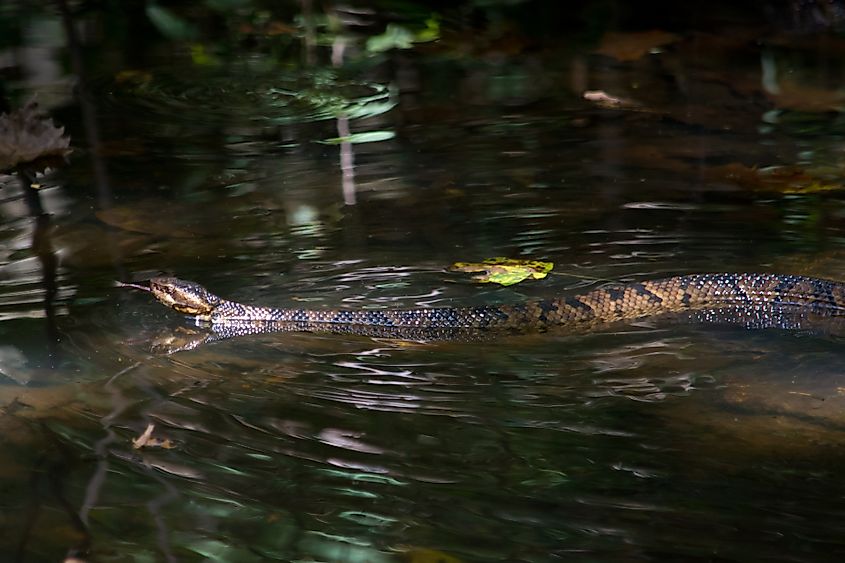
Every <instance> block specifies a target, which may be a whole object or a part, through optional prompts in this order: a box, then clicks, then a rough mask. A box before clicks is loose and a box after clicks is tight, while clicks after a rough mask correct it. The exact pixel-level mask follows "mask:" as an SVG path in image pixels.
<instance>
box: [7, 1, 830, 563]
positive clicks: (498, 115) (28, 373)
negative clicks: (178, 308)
mask: <svg viewBox="0 0 845 563" xmlns="http://www.w3.org/2000/svg"><path fill="white" fill-rule="evenodd" d="M13 4H14V5H15V6H17V3H13ZM306 4H308V3H306ZM329 4H330V3H329ZM561 5H563V4H561ZM156 6H157V5H156ZM89 8H90V9H89ZM89 8H87V9H86V10H85V11H84V13H79V14H75V15H74V17H76V18H78V19H77V20H76V24H77V25H75V26H71V28H70V29H71V31H72V30H76V33H77V34H78V35H79V37H76V38H75V39H76V42H77V44H76V45H75V46H74V45H71V43H73V41H69V45H67V46H66V45H64V44H62V45H59V46H57V45H56V44H55V41H56V39H55V38H56V37H59V36H60V35H61V34H57V33H52V34H50V33H37V31H38V30H50V29H58V28H59V27H60V26H61V24H62V22H61V20H60V16H59V14H58V13H56V14H54V13H46V12H44V13H41V12H38V13H35V14H32V15H30V16H27V18H23V16H21V22H22V24H21V26H19V27H20V28H21V29H25V30H28V32H27V33H26V34H25V36H24V37H22V38H21V39H20V40H21V41H27V42H29V44H28V45H26V46H25V47H26V49H27V51H25V52H31V50H33V49H34V50H40V51H39V52H42V54H44V56H45V57H46V58H48V59H49V60H46V61H45V62H44V64H43V65H42V66H39V65H38V62H37V61H36V60H32V59H30V58H27V59H26V60H24V61H23V62H20V63H14V62H13V63H7V62H6V61H7V60H12V61H14V60H17V59H16V58H15V56H11V55H8V56H7V55H6V54H7V51H0V55H3V56H0V66H4V65H7V64H9V65H12V66H13V67H14V68H15V69H17V70H18V72H17V74H16V73H15V72H9V73H4V74H2V76H3V77H4V80H5V77H7V76H20V77H21V78H20V79H10V80H9V81H8V83H6V82H4V84H3V88H0V97H3V98H4V99H3V100H0V101H2V102H4V104H5V103H8V105H9V106H10V107H12V106H14V107H20V106H21V105H23V104H24V103H25V100H26V99H27V98H28V97H29V95H30V94H32V93H33V92H34V91H35V90H39V92H41V93H42V95H44V96H45V98H46V99H45V100H44V105H45V107H48V108H50V109H51V110H52V112H53V115H54V117H55V119H57V120H58V121H57V122H58V123H61V124H63V125H65V127H66V131H67V132H68V134H70V135H71V137H72V144H73V146H74V147H75V150H76V152H75V153H74V158H73V159H72V160H71V161H70V163H69V166H68V167H66V168H64V169H62V170H59V171H57V172H55V173H53V174H51V175H47V176H39V177H38V178H37V179H38V181H39V182H40V184H39V189H38V190H37V191H35V190H34V191H32V192H27V191H22V190H23V189H24V188H26V187H27V186H26V185H23V186H22V185H21V182H20V179H21V178H20V171H16V170H4V171H3V174H4V175H3V176H0V186H2V192H0V195H2V200H0V214H2V223H0V452H1V453H2V455H0V460H2V461H1V462H0V507H2V510H0V559H2V560H3V561H6V560H9V561H27V562H29V561H59V560H62V558H63V557H70V556H72V555H74V554H79V555H80V556H81V557H86V558H88V559H90V560H91V561H110V560H115V561H124V560H125V561H201V560H223V561H237V562H241V561H265V560H279V561H297V560H301V561H305V560H322V561H370V562H374V561H378V562H381V561H413V562H417V563H419V562H427V561H446V562H450V563H452V562H454V561H549V560H557V559H572V558H580V559H583V558H586V559H588V560H591V561H619V560H662V559H667V560H684V561H695V560H708V561H709V560H712V559H713V558H714V557H719V558H721V559H723V560H736V561H746V560H762V559H765V560H789V561H795V560H799V559H800V560H828V559H829V560H837V559H841V556H842V555H843V553H842V552H843V542H842V537H843V530H842V529H841V528H842V524H841V523H840V522H841V519H840V518H839V514H840V512H841V502H840V501H841V497H842V494H843V490H842V489H843V486H842V480H841V478H840V473H841V471H840V467H841V462H842V459H841V457H842V456H841V449H842V445H843V443H845V439H843V438H845V434H843V430H845V420H843V415H842V414H841V413H842V410H843V409H842V408H841V407H842V396H843V392H842V388H843V386H842V385H841V381H840V379H841V365H840V364H841V362H840V361H839V357H840V354H841V350H840V348H841V346H840V344H841V338H842V334H843V331H842V330H841V329H840V328H839V327H838V326H835V325H836V323H835V322H834V323H831V324H829V325H826V326H822V324H823V323H822V324H819V323H818V322H816V321H819V320H818V319H815V320H813V319H811V320H813V323H811V325H812V326H810V325H808V324H805V321H807V319H804V318H797V319H796V318H787V317H786V316H783V317H777V318H776V319H775V320H776V321H777V322H776V323H771V322H768V323H767V322H766V319H765V318H762V317H760V316H759V315H756V316H755V315H754V314H749V316H748V317H747V318H743V319H741V321H742V322H739V323H736V322H734V323H733V324H728V325H727V326H726V325H725V324H724V323H722V322H721V321H722V320H724V319H720V318H718V317H719V315H718V312H714V313H713V314H711V315H710V316H709V317H708V318H704V317H701V316H699V317H694V318H693V319H689V318H686V319H660V320H658V319H646V320H641V321H638V322H636V323H628V324H624V325H619V326H614V327H608V328H606V329H605V330H602V331H598V332H594V333H589V334H585V333H576V334H572V333H568V334H567V333H560V334H558V333H547V334H532V335H522V336H505V337H501V338H495V339H471V340H466V341H460V340H459V341H446V342H436V343H434V342H411V341H404V340H395V339H387V338H368V337H361V336H354V335H349V334H336V335H327V334H299V333H287V334H256V335H250V336H246V337H241V338H233V339H219V338H216V337H215V335H213V334H211V335H209V333H208V332H206V331H205V330H203V329H202V328H201V327H196V326H192V325H190V324H189V323H186V322H185V321H184V319H182V318H180V317H179V316H178V315H175V314H171V313H169V312H167V311H165V310H164V309H163V308H162V307H160V306H159V305H157V304H155V303H152V302H150V300H149V299H146V298H145V296H139V295H137V294H133V293H130V292H127V291H125V290H118V289H116V288H114V287H113V282H114V281H115V280H116V279H118V280H122V281H129V280H138V279H142V278H145V277H149V276H150V275H155V274H159V273H162V272H164V273H173V274H177V275H179V276H180V277H184V278H187V279H195V280H197V281H200V282H202V283H203V284H204V285H207V286H208V287H209V288H212V289H213V290H214V291H215V292H218V293H219V294H221V295H225V296H226V297H231V298H233V299H237V300H238V301H244V302H255V303H261V304H268V305H290V304H296V305H297V306H302V307H309V308H311V307H313V308H320V307H351V308H387V307H391V308H392V307H420V306H448V305H477V304H482V303H495V302H515V301H520V300H522V299H529V298H534V299H536V298H544V297H549V296H555V295H560V294H568V295H570V294H575V293H581V292H583V291H585V290H588V289H589V288H592V287H595V286H596V285H597V284H600V283H604V282H606V281H627V280H642V279H648V278H654V277H662V276H664V275H668V274H675V273H686V272H701V271H784V272H790V273H800V274H805V275H815V276H820V277H829V278H837V277H840V278H841V277H842V276H841V275H839V272H841V271H842V266H843V255H842V252H841V250H840V246H841V243H842V241H843V240H845V239H843V232H842V231H843V222H842V218H843V217H845V207H843V204H842V197H841V193H842V192H841V189H842V183H841V181H840V179H839V178H840V177H841V168H842V162H841V161H842V159H841V153H842V151H841V149H842V143H841V141H842V139H841V132H840V129H841V121H842V120H841V118H840V117H839V113H838V111H839V109H840V108H841V99H840V98H841V93H840V92H839V91H838V90H837V88H838V85H836V84H833V85H831V84H830V82H831V77H836V76H838V72H837V69H838V67H839V66H840V63H839V59H840V56H839V54H838V53H840V52H841V51H842V50H841V45H839V42H840V41H839V40H838V39H837V38H836V37H834V36H824V37H823V39H824V40H822V39H821V38H820V39H819V40H818V41H815V40H813V41H810V40H809V39H808V38H806V37H801V36H792V35H790V36H784V35H780V34H773V33H769V32H764V31H763V30H761V29H760V28H759V27H758V25H759V23H758V19H757V18H749V19H748V20H747V21H745V22H737V24H736V25H737V27H736V29H733V28H732V31H731V32H730V33H726V32H724V27H723V26H722V25H721V24H720V25H718V26H714V28H713V29H710V30H703V31H695V32H693V31H690V32H688V33H651V32H650V33H645V34H641V35H626V34H611V33H603V34H601V38H598V37H597V38H595V40H593V39H588V40H587V42H584V39H583V36H582V35H580V34H572V37H571V38H569V39H566V44H564V41H563V39H555V40H551V39H549V38H545V37H544V36H543V35H542V34H540V36H538V37H533V36H530V33H528V32H527V31H526V29H527V28H526V29H522V28H521V25H522V24H519V21H518V20H514V21H513V22H512V24H509V25H501V26H497V25H492V24H490V22H493V21H501V20H500V18H501V17H504V16H502V14H499V15H497V16H496V18H477V19H476V18H473V23H472V24H471V27H462V26H463V25H465V24H463V23H461V21H460V18H457V17H452V16H450V17H448V18H440V19H437V18H433V19H430V20H429V18H430V16H431V14H429V13H428V11H426V15H425V16H424V18H425V19H423V20H420V21H416V20H414V17H416V16H412V15H407V14H406V15H405V16H402V15H401V14H402V12H401V10H400V9H399V8H391V9H392V10H398V14H399V15H397V16H396V17H395V18H394V19H395V20H396V21H393V19H391V21H390V22H389V25H390V26H392V27H389V26H388V24H387V22H380V20H379V12H375V13H364V12H362V13H360V14H357V15H354V17H353V16H352V15H350V13H349V12H347V11H346V10H347V9H346V8H344V9H341V8H340V7H335V8H334V9H330V7H320V8H319V9H321V10H322V9H326V10H327V13H326V14H324V15H325V16H326V21H327V22H330V23H323V20H320V19H318V20H317V21H316V22H311V23H309V22H307V21H305V20H307V19H308V18H307V17H306V15H303V16H302V18H304V19H296V18H295V17H294V14H287V16H290V17H287V16H286V15H284V14H282V15H280V14H275V13H271V12H267V13H264V12H263V11H262V12H261V14H258V15H257V16H256V19H254V20H249V21H241V20H238V19H237V18H243V17H246V16H245V14H246V12H249V11H250V10H249V9H248V8H243V10H242V11H239V12H238V13H236V14H224V13H222V12H221V13H217V12H215V15H213V16H208V17H209V18H210V19H209V20H207V21H205V24H207V27H208V29H215V28H218V27H219V24H220V22H221V21H224V20H225V21H227V22H229V23H230V24H231V25H230V26H229V27H228V28H227V29H228V31H227V32H226V33H227V34H228V35H226V37H227V40H226V41H221V42H218V43H215V42H214V41H213V40H212V39H211V38H209V37H206V36H204V35H202V34H203V33H206V32H205V31H203V30H204V29H205V27H204V26H200V25H197V24H196V22H194V21H188V20H179V18H183V17H184V14H181V13H179V12H178V11H177V10H175V8H174V10H173V13H172V14H171V15H172V16H173V17H174V18H176V20H175V21H183V22H184V23H186V25H188V27H185V28H166V29H161V28H160V27H156V28H155V29H156V31H157V33H158V35H157V34H156V33H147V32H146V31H145V32H144V33H140V32H137V31H134V32H133V31H131V30H130V28H132V26H129V25H126V26H123V25H112V24H110V23H108V22H110V21H111V20H109V19H108V18H106V16H105V15H104V14H102V13H100V12H98V11H97V8H96V7H89ZM159 8H161V7H160V6H159ZM115 9H116V10H117V8H115ZM285 9H287V8H285ZM310 9H311V10H317V8H316V7H311V8H310ZM485 9H486V8H481V7H475V8H474V10H480V11H481V12H483V13H484V14H487V15H489V14H488V13H487V12H484V10H485ZM514 9H516V8H514ZM7 10H9V11H4V9H0V23H3V22H7V23H8V21H7V19H5V18H7V17H11V16H8V15H7V14H10V13H15V14H17V11H15V10H12V9H7ZM153 12H154V13H158V14H159V17H160V16H161V14H160V13H159V12H155V9H154V10H153ZM199 12H202V10H199V9H198V11H197V13H199ZM121 13H122V12H121ZM125 15H126V14H124V16H125ZM135 15H136V16H137V14H135ZM295 15H296V16H297V17H299V15H300V14H299V7H298V5H297V7H296V14H295ZM312 15H313V14H312ZM259 16H260V17H259ZM112 17H114V18H117V19H120V18H121V17H122V16H119V15H113V16H112ZM391 17H393V16H391ZM402 17H407V18H409V19H410V20H412V21H411V22H410V23H409V22H407V21H404V20H402ZM545 17H547V16H546V15H544V18H545ZM548 17H551V16H548ZM593 17H595V16H593ZM732 17H733V16H732ZM831 17H832V16H831ZM144 18H148V19H149V16H147V14H146V13H145V14H144V15H143V17H141V19H143V20H144V21H147V19H144ZM227 18H235V19H232V20H229V19H227ZM262 18H265V19H262ZM266 18H270V19H266ZM576 19H577V18H576ZM139 21H140V20H139ZM165 21H166V20H165ZM573 21H574V20H573ZM802 21H803V20H802ZM157 22H158V23H157V24H152V23H149V22H148V25H154V26H155V25H158V26H161V25H163V24H162V20H161V19H159V20H157ZM215 22H216V23H215ZM232 22H236V23H237V25H235V23H232ZM350 22H353V23H350ZM485 22H487V23H485ZM749 22H751V23H749ZM171 23H172V22H171ZM382 24H384V25H382ZM417 24H418V25H417ZM467 25H468V24H467ZM573 25H574V24H573ZM602 25H604V24H602ZM192 26H193V27H192ZM403 26H404V27H403ZM450 26H452V27H454V29H452V27H450ZM13 27H14V28H17V27H15V26H13ZM165 27H166V26H165ZM541 27H542V26H541ZM144 29H146V28H142V30H144ZM179 29H183V30H184V29H188V30H191V29H193V30H194V31H193V32H195V33H197V34H199V35H195V36H191V37H190V38H189V39H187V40H186V41H187V42H186V43H180V42H179V41H178V40H175V39H173V37H177V36H178V33H177V32H178V31H179ZM596 29H599V28H598V27H597V28H596ZM95 30H98V31H95ZM291 30H294V31H295V32H294V31H291ZM350 30H354V33H353V32H349V31H350ZM265 31H266V33H265ZM423 31H426V32H429V33H430V34H431V33H434V34H435V35H436V36H437V38H438V39H439V40H438V41H436V42H434V41H431V37H428V39H426V36H425V34H424V33H423ZM166 32H167V33H170V34H171V35H167V33H166ZM347 32H349V33H347ZM136 33H137V36H136V35H135V34H136ZM382 33H384V35H382ZM124 34H129V35H124ZM357 34H364V35H367V37H372V36H375V35H379V36H380V40H379V41H381V42H382V44H384V42H385V41H387V42H388V43H389V42H390V41H394V42H395V43H394V44H395V45H398V46H400V47H403V48H399V47H397V48H396V49H394V50H391V51H386V52H385V51H381V50H379V51H368V50H367V41H366V38H367V37H363V36H361V37H359V36H358V35H357ZM437 34H439V35H437ZM130 36H131V38H133V39H132V41H130V40H129V37H130ZM162 37H167V38H168V41H164V39H162ZM303 37H304V39H301V38H303ZM567 37H569V36H567ZM655 37H659V38H660V39H659V40H658V42H657V43H653V41H654V40H655V39H654V38H655ZM819 37H822V36H819ZM50 38H52V39H50ZM103 42H104V43H103ZM300 42H301V43H300ZM403 42H404V43H403ZM101 43H103V44H104V45H117V44H120V45H123V46H124V47H122V48H120V49H112V50H111V51H110V53H111V54H110V55H109V56H107V57H100V56H97V57H93V56H92V55H91V53H92V52H93V51H91V50H96V52H97V53H101V52H105V51H102V50H101V49H104V47H102V46H101ZM174 45H176V46H174ZM292 46H293V47H292ZM212 47H216V48H214V49H213V48H212ZM2 48H3V49H5V47H2ZM300 49H302V50H303V51H302V52H301V51H300ZM322 49H325V52H324V51H323V50H322ZM22 52H24V51H22ZM50 53H60V54H55V56H51V55H50ZM65 54H67V56H68V58H69V60H72V65H73V69H74V75H73V79H74V80H79V81H80V82H79V84H78V89H77V90H76V91H78V92H80V93H82V96H81V97H80V98H78V102H77V101H73V102H71V101H69V100H71V98H72V91H71V90H70V88H68V86H67V84H68V82H69V80H68V76H67V75H65V74H64V71H63V70H61V69H62V68H64V65H60V64H58V63H57V61H61V60H64V55H65ZM323 57H324V58H325V60H323ZM301 60H310V61H311V63H312V64H310V65H303V64H302V62H301ZM48 63H49V64H48ZM4 68H5V67H4ZM36 71H39V72H36ZM834 82H835V80H834ZM36 86H38V88H36ZM586 91H589V92H601V96H599V97H598V98H596V97H595V96H589V97H588V98H585V97H584V95H583V94H584V92H586ZM6 97H8V98H9V100H6V99H5V98H6ZM590 98H592V99H593V100H596V99H598V100H601V101H602V103H600V104H598V103H594V102H593V101H591V99H590ZM613 100H616V101H617V102H618V103H611V101H613ZM353 172H354V173H353ZM30 189H31V188H30ZM34 193H35V194H38V201H39V202H40V204H42V205H43V208H44V211H46V213H48V214H50V215H49V216H42V215H41V214H40V213H38V212H36V210H35V209H34V208H33V207H32V205H31V203H32V199H31V198H32V196H33V194H34ZM24 196H26V197H24ZM27 202H29V203H30V205H28V204H27ZM499 255H506V256H511V257H523V258H525V257H527V258H535V259H549V260H552V261H554V262H555V264H556V265H557V266H556V269H555V271H554V272H553V273H552V275H551V276H550V277H549V278H548V279H546V280H544V281H542V282H537V283H533V284H520V285H518V286H514V287H511V288H500V289H493V288H486V287H485V288H479V287H478V286H475V285H473V284H472V283H470V282H468V281H467V279H466V278H464V277H462V276H460V275H459V274H455V273H450V272H446V271H445V269H444V267H445V266H447V265H448V264H451V263H452V262H455V261H468V260H479V259H483V258H487V257H493V256H499ZM761 310H762V309H761ZM765 311H766V312H767V314H769V315H770V314H771V313H772V311H770V310H768V309H766V310H765ZM759 312H760V311H756V312H752V313H759ZM768 318H769V319H770V320H771V318H772V317H771V316H769V317H768ZM691 320H692V321H693V322H690V321H691ZM680 321H684V322H680ZM772 324H776V325H777V326H778V327H780V328H772V326H771V325H772ZM748 326H752V327H755V328H758V329H759V330H747V329H746V327H748ZM787 326H788V327H791V328H792V329H794V330H784V329H783V328H784V327H787ZM210 336H211V337H210ZM212 340H214V341H213V342H211V341H212ZM148 429H149V435H148V438H149V440H148V441H147V443H146V445H143V446H141V447H136V444H137V443H138V442H137V440H138V438H139V437H140V436H142V435H143V434H144V433H145V431H147V430H148Z"/></svg>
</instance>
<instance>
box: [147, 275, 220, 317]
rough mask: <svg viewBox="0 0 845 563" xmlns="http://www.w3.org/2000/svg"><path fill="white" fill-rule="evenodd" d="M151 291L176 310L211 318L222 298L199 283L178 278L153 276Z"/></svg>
mask: <svg viewBox="0 0 845 563" xmlns="http://www.w3.org/2000/svg"><path fill="white" fill-rule="evenodd" d="M148 283H149V291H150V293H152V294H153V297H155V298H156V299H158V300H159V302H160V303H162V304H164V305H166V306H167V307H170V308H171V309H173V310H174V311H178V312H180V313H184V314H186V315H193V316H195V317H197V318H198V319H201V320H209V319H210V318H211V313H212V312H213V311H214V309H215V307H217V305H219V304H220V298H219V297H217V296H216V295H214V294H213V293H211V292H210V291H208V290H207V289H205V288H204V287H203V286H201V285H200V284H198V283H194V282H190V281H185V280H180V279H178V278H165V277H156V278H151V279H150V281H149V282H148Z"/></svg>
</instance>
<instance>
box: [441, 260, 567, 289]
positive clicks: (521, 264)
mask: <svg viewBox="0 0 845 563" xmlns="http://www.w3.org/2000/svg"><path fill="white" fill-rule="evenodd" d="M552 268H554V264H553V263H552V262H541V261H539V260H517V259H513V258H501V257H497V258H488V259H487V260H484V261H483V262H455V263H454V264H452V265H451V266H450V267H449V270H451V271H453V272H470V273H475V272H481V273H480V274H479V275H477V276H473V279H474V280H477V281H479V282H481V283H498V284H500V285H513V284H515V283H519V282H521V281H523V280H525V279H529V278H530V279H535V280H539V279H542V278H545V277H546V276H547V275H548V273H549V272H551V271H552Z"/></svg>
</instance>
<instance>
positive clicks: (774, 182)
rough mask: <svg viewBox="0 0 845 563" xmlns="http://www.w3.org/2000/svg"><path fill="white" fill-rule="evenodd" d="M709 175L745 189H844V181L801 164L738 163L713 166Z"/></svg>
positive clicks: (802, 191)
mask: <svg viewBox="0 0 845 563" xmlns="http://www.w3.org/2000/svg"><path fill="white" fill-rule="evenodd" d="M706 175H707V176H708V177H709V178H711V179H715V180H720V181H730V182H733V183H735V184H738V185H740V186H742V187H743V188H746V189H752V190H759V191H770V192H779V193H782V194H809V193H818V192H831V191H837V190H841V189H843V185H842V184H840V183H837V182H834V181H830V180H827V179H826V178H824V177H821V176H820V175H818V174H814V173H813V172H812V171H809V170H805V169H804V168H801V167H800V166H769V167H767V168H752V167H748V166H745V165H743V164H739V163H732V164H725V165H723V166H717V167H715V168H711V169H709V170H708V171H707V172H706Z"/></svg>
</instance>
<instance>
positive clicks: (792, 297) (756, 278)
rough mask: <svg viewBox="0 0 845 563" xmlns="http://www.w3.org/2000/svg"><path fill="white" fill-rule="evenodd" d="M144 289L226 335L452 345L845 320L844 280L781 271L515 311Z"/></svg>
mask: <svg viewBox="0 0 845 563" xmlns="http://www.w3.org/2000/svg"><path fill="white" fill-rule="evenodd" d="M135 287H139V286H137V285H135ZM143 288H144V289H146V290H147V291H149V292H150V293H152V294H153V296H155V297H156V299H158V300H159V301H160V302H161V303H163V304H165V305H167V306H168V307H170V308H172V309H174V310H176V311H179V312H181V313H184V314H188V315H191V316H193V317H194V318H196V319H197V321H199V322H202V323H206V324H210V325H211V326H212V327H213V328H214V330H216V331H219V332H228V333H231V334H232V335H234V334H246V333H255V332H270V331H308V332H342V333H350V334H361V335H368V336H380V337H394V338H409V339H416V338H438V339H444V338H445V339H453V338H460V337H462V336H463V335H464V334H465V333H470V332H473V333H474V332H488V331H503V332H533V331H544V330H549V329H552V328H555V327H564V328H573V329H576V330H577V329H579V328H585V329H589V328H590V327H593V326H596V325H604V324H608V323H613V322H615V321H621V320H633V319H640V318H645V317H653V316H658V315H666V314H671V313H685V312H699V313H698V314H702V313H701V312H704V314H706V312H708V311H709V312H711V313H712V315H713V316H721V317H725V316H728V317H731V316H733V317H735V318H738V319H744V320H743V322H746V323H750V322H751V319H756V322H757V323H758V324H759V325H760V326H779V325H780V324H783V323H781V321H778V320H777V319H783V318H785V317H784V312H788V313H789V315H790V316H792V317H794V316H796V315H797V316H799V317H806V316H813V317H826V318H830V317H842V316H845V283H840V282H835V281H830V280H824V279H818V278H810V277H805V276H798V275H780V274H749V273H738V274H734V273H718V274H692V275H684V276H676V277H669V278H664V279H657V280H647V281H641V282H634V283H624V284H615V285H608V286H604V287H600V288H597V289H594V290H592V291H590V292H587V293H583V294H581V295H574V296H564V297H555V298H552V299H545V300H537V301H529V302H526V303H519V304H505V305H486V306H477V307H432V308H418V309H392V310H367V309H326V310H321V309H287V308H271V307H260V306H254V305H247V304H243V303H238V302H235V301H229V300H227V299H223V298H221V297H218V296H217V295H215V294H213V293H211V292H210V291H208V290H207V289H205V288H204V287H203V286H201V285H199V284H196V283H194V282H189V281H184V280H180V279H177V278H169V277H157V278H152V279H151V280H149V282H148V285H146V286H144V287H143ZM767 319H768V320H767ZM772 319H775V320H772ZM785 328H790V327H785Z"/></svg>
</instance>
